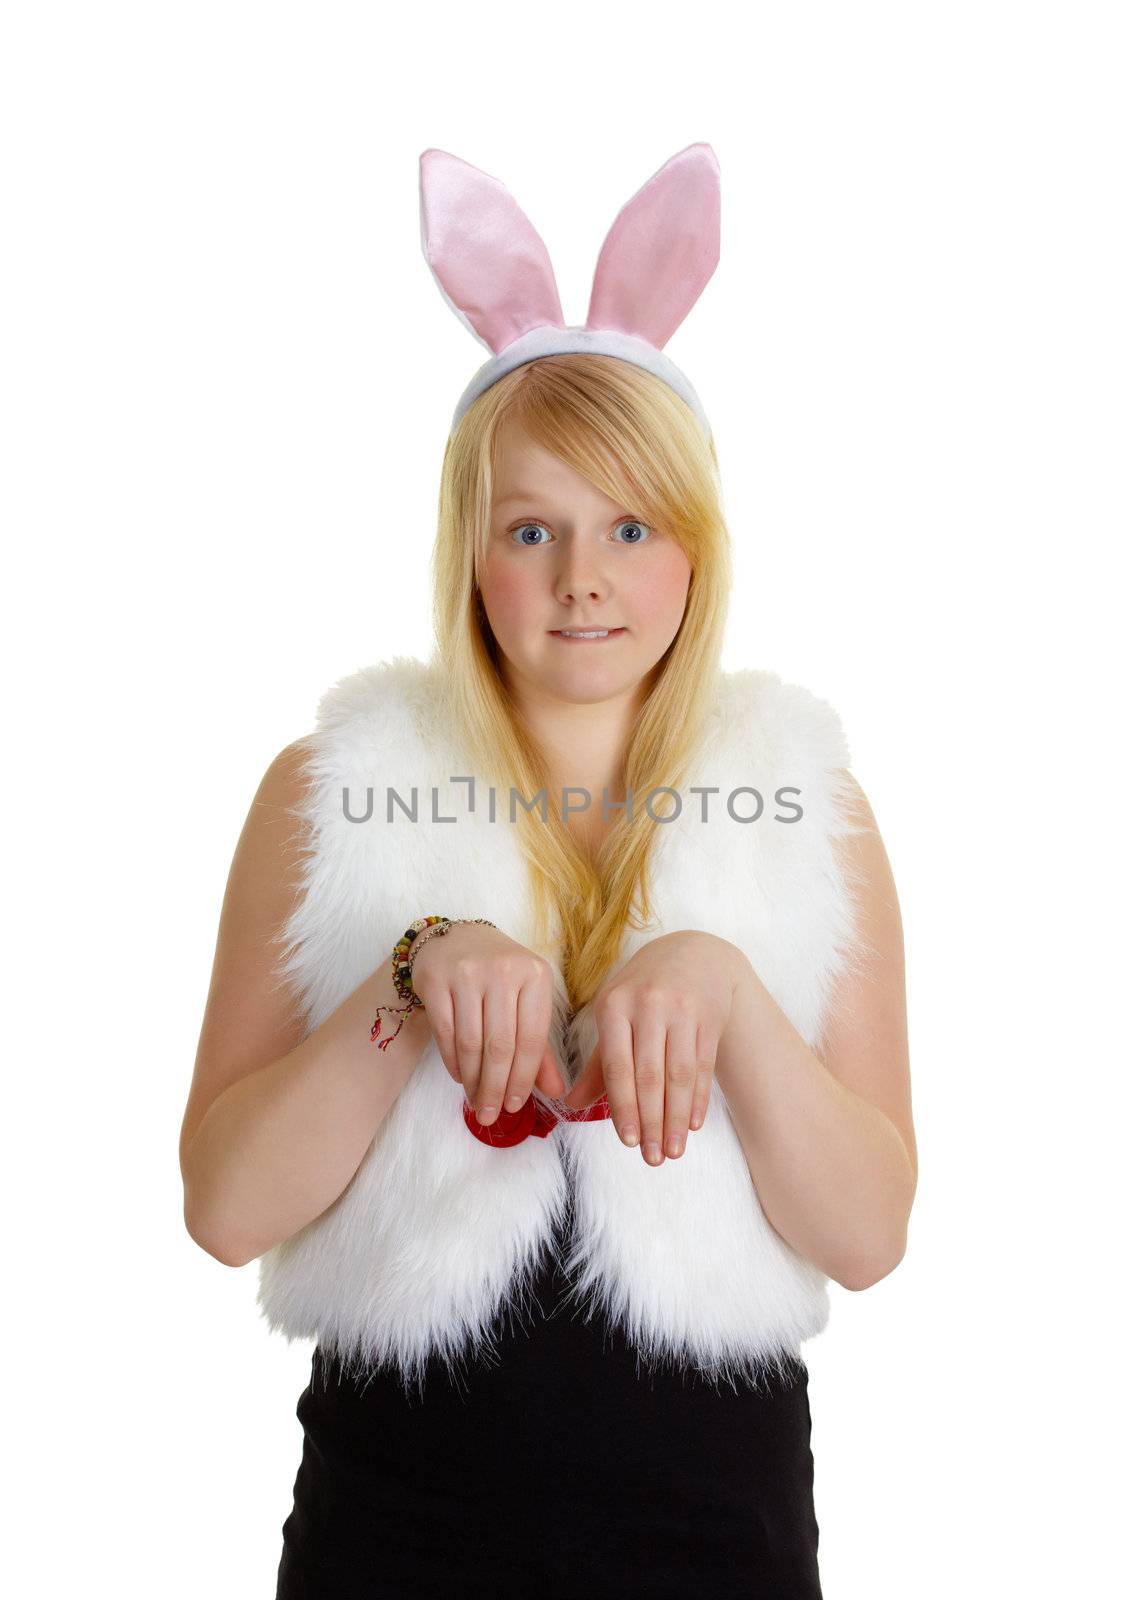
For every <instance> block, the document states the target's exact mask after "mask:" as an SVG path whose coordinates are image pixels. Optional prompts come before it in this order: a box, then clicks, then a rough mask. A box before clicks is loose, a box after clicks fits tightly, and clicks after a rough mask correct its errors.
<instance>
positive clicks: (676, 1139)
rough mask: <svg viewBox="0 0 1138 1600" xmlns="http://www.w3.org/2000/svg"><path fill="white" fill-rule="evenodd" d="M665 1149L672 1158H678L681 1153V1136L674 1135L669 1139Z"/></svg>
mask: <svg viewBox="0 0 1138 1600" xmlns="http://www.w3.org/2000/svg"><path fill="white" fill-rule="evenodd" d="M665 1149H666V1150H667V1152H668V1154H669V1155H670V1156H678V1155H679V1153H680V1136H679V1134H678V1133H673V1134H672V1135H671V1136H670V1137H669V1139H668V1142H667V1144H666V1145H665Z"/></svg>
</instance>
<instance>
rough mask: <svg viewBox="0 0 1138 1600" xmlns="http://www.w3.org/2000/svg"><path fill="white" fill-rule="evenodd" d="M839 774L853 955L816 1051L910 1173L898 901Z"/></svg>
mask: <svg viewBox="0 0 1138 1600" xmlns="http://www.w3.org/2000/svg"><path fill="white" fill-rule="evenodd" d="M841 777H842V780H843V787H844V789H845V793H846V804H845V811H846V814H847V816H848V818H849V820H850V822H851V823H852V825H853V831H852V832H850V833H849V834H848V835H846V836H845V837H843V838H842V839H841V840H840V858H841V865H842V870H843V873H844V876H845V878H846V881H847V883H848V884H849V887H850V892H851V894H852V896H853V900H854V904H855V907H856V919H857V956H856V959H855V960H854V961H852V962H851V963H850V964H849V966H848V968H847V970H846V971H845V972H844V974H843V976H842V977H841V979H840V980H839V982H838V984H837V986H836V989H835V993H834V995H833V997H832V1001H831V1006H830V1011H829V1015H828V1019H827V1023H826V1029H825V1034H824V1037H823V1040H822V1045H821V1048H820V1050H819V1052H818V1054H819V1057H820V1059H821V1060H822V1061H823V1062H824V1064H825V1065H826V1067H827V1068H828V1070H829V1071H830V1072H832V1073H833V1074H834V1076H835V1077H837V1078H839V1079H840V1080H841V1081H842V1082H843V1083H844V1084H845V1085H846V1086H847V1087H848V1088H849V1089H851V1090H853V1092H854V1093H855V1094H858V1095H860V1096H861V1097H862V1098H863V1099H865V1100H868V1101H870V1102H871V1103H872V1104H873V1105H876V1106H878V1107H879V1108H880V1109H881V1110H882V1111H883V1112H884V1113H885V1114H886V1116H887V1117H889V1119H890V1120H891V1121H892V1123H893V1124H894V1126H895V1127H896V1129H897V1132H898V1133H899V1134H900V1136H901V1139H902V1140H903V1142H904V1145H905V1148H906V1150H907V1151H908V1153H909V1159H910V1161H911V1162H912V1164H913V1171H914V1174H915V1173H916V1170H917V1142H916V1134H915V1131H914V1127H913V1108H912V1086H911V1077H910V1069H909V1040H908V1019H907V1009H906V1000H905V941H904V930H903V927H902V922H901V907H900V903H899V901H898V897H897V886H896V883H895V882H894V879H893V869H892V867H891V866H890V863H889V856H888V854H887V852H886V848H885V841H884V840H883V839H882V837H881V830H880V828H879V827H878V825H877V819H876V817H875V816H874V814H873V808H872V807H871V805H870V803H869V799H868V796H867V795H866V793H865V791H864V789H863V788H862V787H861V785H860V784H859V783H858V781H857V779H856V778H855V777H854V776H853V774H852V773H850V772H848V771H843V772H842V774H841Z"/></svg>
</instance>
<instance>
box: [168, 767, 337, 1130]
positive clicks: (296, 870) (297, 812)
mask: <svg viewBox="0 0 1138 1600" xmlns="http://www.w3.org/2000/svg"><path fill="white" fill-rule="evenodd" d="M309 753H310V746H309V741H308V740H307V739H297V740H295V741H294V742H293V743H292V744H289V745H286V746H285V748H284V749H283V750H281V751H279V752H278V754H277V755H275V756H274V757H273V759H272V761H270V763H269V765H268V766H267V768H266V769H265V772H264V775H263V776H262V778H261V781H260V783H259V784H258V786H257V791H256V793H255V794H254V796H253V799H252V801H251V803H250V806H249V810H248V814H247V816H246V818H245V822H244V825H243V826H242V829H241V833H240V836H239V838H238V840H237V845H236V848H235V850H234V853H233V859H232V862H231V864H230V868H229V876H228V879H227V881H226V886H225V894H224V898H223V900H222V906H221V915H220V919H219V923H218V931H217V944H216V948H215V951H214V959H213V970H212V973H211V977H210V985H209V993H208V995H207V998H206V1004H205V1013H204V1016H203V1018H202V1027H201V1033H200V1036H199V1040H198V1050H197V1057H196V1060H195V1063H194V1070H193V1078H192V1081H191V1084H190V1091H189V1096H188V1100H187V1104H186V1111H185V1116H184V1118H183V1122H182V1132H181V1141H180V1152H181V1155H182V1157H183V1158H184V1155H185V1151H186V1148H187V1145H188V1143H189V1140H190V1139H191V1138H192V1136H193V1134H194V1132H195V1131H196V1129H197V1127H198V1124H199V1123H200V1122H201V1119H202V1118H203V1117H204V1116H205V1114H206V1112H207V1111H208V1110H209V1107H210V1106H211V1105H212V1104H213V1102H214V1100H215V1099H216V1098H217V1096H218V1095H219V1094H221V1093H222V1092H223V1091H224V1090H225V1089H227V1088H228V1087H229V1086H230V1084H232V1083H235V1082H236V1081H237V1080H238V1079H239V1078H241V1077H243V1076H245V1075H246V1074H247V1073H249V1072H253V1071H255V1070H256V1069H257V1068H258V1067H262V1066H267V1065H268V1064H269V1063H270V1062H272V1061H275V1060H278V1059H279V1058H280V1057H281V1056H282V1055H287V1054H288V1052H289V1051H290V1050H293V1049H295V1048H296V1046H297V1045H298V1044H299V1043H300V1042H301V1039H302V1037H303V1026H302V1020H301V1018H300V1017H299V1016H298V1015H297V1014H296V1009H295V1006H294V1005H292V1004H291V1003H290V1002H289V1001H288V999H287V997H286V996H285V995H284V994H283V993H282V991H281V988H280V983H279V979H278V976H277V973H276V963H277V961H278V960H279V958H280V955H281V945H280V933H281V929H282V927H283V924H284V922H285V920H286V918H287V917H288V915H289V913H290V912H291V911H292V909H293V907H294V905H295V903H296V898H297V894H298V891H299V887H300V866H301V860H302V857H303V851H304V843H305V836H306V825H305V822H304V817H303V811H302V802H303V800H304V796H305V792H306V788H307V782H308V779H307V769H306V761H307V757H308V755H309Z"/></svg>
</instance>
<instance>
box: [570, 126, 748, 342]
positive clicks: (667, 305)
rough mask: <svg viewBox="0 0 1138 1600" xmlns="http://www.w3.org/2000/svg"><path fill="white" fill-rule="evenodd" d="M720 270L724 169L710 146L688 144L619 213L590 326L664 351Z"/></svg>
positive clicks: (596, 282) (600, 264)
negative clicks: (631, 336)
mask: <svg viewBox="0 0 1138 1600" xmlns="http://www.w3.org/2000/svg"><path fill="white" fill-rule="evenodd" d="M718 264H719V163H718V161H716V159H715V152H714V151H713V150H712V148H711V146H710V145H709V144H689V145H688V147H687V149H686V150H681V151H680V152H679V154H678V155H674V156H673V157H672V158H671V160H670V161H666V162H665V163H664V165H663V166H662V167H661V168H660V169H659V171H658V172H655V173H653V175H652V177H650V178H649V179H648V182H647V183H646V184H644V186H643V188H641V189H638V190H637V192H636V193H635V194H634V195H633V197H632V199H631V200H629V201H628V202H627V203H626V204H625V205H624V206H622V207H621V210H620V211H619V213H618V214H617V218H616V221H615V222H614V223H613V225H612V227H611V228H610V229H609V231H608V235H607V237H606V239H605V242H604V245H603V246H602V248H601V253H600V256H599V258H598V260H597V270H596V272H595V273H594V275H593V293H592V298H591V299H590V301H589V315H588V318H587V319H586V322H585V326H586V327H587V328H608V329H612V330H615V331H616V332H619V333H632V334H637V335H638V336H639V337H640V338H641V339H646V340H647V341H648V343H649V344H651V345H654V346H655V347H656V349H657V350H662V349H663V348H664V346H665V345H666V344H667V342H668V340H669V339H670V338H671V337H672V335H673V333H675V331H676V329H677V328H678V327H679V325H680V323H681V322H682V321H683V320H684V318H685V317H686V316H687V314H688V312H689V311H690V310H691V308H692V306H693V305H695V303H696V301H697V300H698V299H699V297H700V295H701V294H702V292H703V289H704V287H705V285H706V283H707V281H708V279H709V278H710V277H711V274H712V273H713V272H714V271H715V268H716V267H717V266H718Z"/></svg>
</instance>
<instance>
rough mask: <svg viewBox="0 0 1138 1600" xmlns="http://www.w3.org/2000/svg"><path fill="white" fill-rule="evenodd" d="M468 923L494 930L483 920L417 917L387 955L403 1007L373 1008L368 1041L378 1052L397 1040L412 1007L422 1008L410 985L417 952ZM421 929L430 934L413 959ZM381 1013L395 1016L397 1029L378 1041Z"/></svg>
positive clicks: (381, 1020) (396, 990)
mask: <svg viewBox="0 0 1138 1600" xmlns="http://www.w3.org/2000/svg"><path fill="white" fill-rule="evenodd" d="M471 922H481V923H484V924H485V926H486V927H488V928H493V927H494V926H495V924H494V923H493V922H489V921H487V919H486V918H485V917H419V918H418V919H417V921H415V922H413V923H412V924H411V926H410V927H409V928H408V929H407V931H406V932H405V933H404V935H403V937H402V938H401V939H399V940H397V941H396V944H395V948H394V950H392V952H391V976H392V979H393V981H394V983H395V992H396V994H397V995H398V996H399V998H400V999H401V1000H405V1001H406V1002H407V1004H406V1005H402V1006H377V1007H376V1012H375V1021H374V1023H373V1024H372V1029H371V1034H370V1038H371V1042H372V1043H373V1044H374V1045H376V1046H377V1047H378V1049H380V1050H386V1049H387V1047H388V1045H389V1044H390V1043H391V1041H392V1039H397V1038H398V1037H399V1029H400V1028H402V1026H403V1024H404V1023H405V1022H406V1020H407V1018H408V1017H409V1016H410V1014H411V1012H412V1011H413V1010H414V1009H415V1008H416V1006H419V1007H421V1006H422V1005H423V1002H422V1000H420V998H419V996H418V995H417V994H416V993H415V990H414V989H413V988H412V985H411V974H412V969H413V967H414V964H415V957H417V956H418V954H419V951H420V950H421V949H422V948H423V946H424V945H425V944H427V943H429V942H430V940H432V939H436V938H440V937H441V936H442V935H443V934H445V933H448V932H449V931H450V929H451V928H455V927H458V926H459V924H460V923H471ZM424 929H430V932H429V933H427V934H426V936H425V938H422V939H419V942H418V946H417V947H416V949H415V955H414V956H412V955H411V954H410V951H411V946H412V945H414V944H415V941H416V939H418V938H419V935H420V934H421V933H422V932H423V930H424ZM384 1011H387V1012H389V1013H390V1014H391V1015H392V1016H398V1017H399V1026H398V1027H397V1028H396V1029H395V1032H394V1033H392V1034H389V1035H388V1036H387V1038H386V1039H381V1038H380V1037H379V1034H380V1031H381V1029H382V1028H383V1016H382V1013H383V1012H384Z"/></svg>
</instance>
